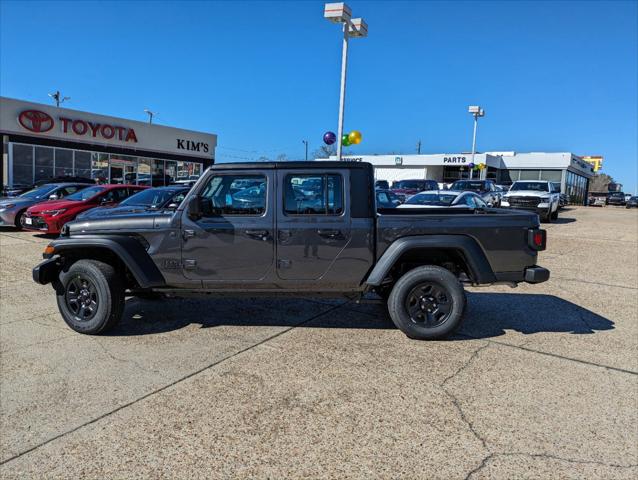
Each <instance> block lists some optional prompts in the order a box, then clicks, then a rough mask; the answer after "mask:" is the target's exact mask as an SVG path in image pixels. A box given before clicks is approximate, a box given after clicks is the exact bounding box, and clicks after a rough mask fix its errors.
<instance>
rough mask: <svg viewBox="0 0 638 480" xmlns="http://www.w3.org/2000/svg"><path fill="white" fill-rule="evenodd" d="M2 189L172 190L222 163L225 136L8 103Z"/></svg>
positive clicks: (1, 120)
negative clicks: (74, 182) (49, 182)
mask: <svg viewBox="0 0 638 480" xmlns="http://www.w3.org/2000/svg"><path fill="white" fill-rule="evenodd" d="M0 135H2V165H1V169H0V186H1V185H8V186H16V185H32V184H33V183H35V182H37V181H42V180H46V179H49V178H53V177H65V176H77V177H83V178H91V179H95V180H99V181H101V182H105V183H142V184H149V183H150V182H152V183H153V184H154V185H157V184H165V183H169V182H170V181H173V180H178V179H186V178H188V177H190V176H198V175H200V174H201V173H202V172H203V171H204V169H205V168H206V167H208V166H209V165H211V164H212V163H213V162H214V161H215V147H216V145H217V135H215V134H213V133H205V132H196V131H192V130H183V129H179V128H173V127H167V126H163V125H155V124H150V123H147V122H139V121H135V120H129V119H125V118H117V117H110V116H106V115H100V114H96V113H89V112H82V111H78V110H71V109H68V108H60V107H56V106H53V105H44V104H40V103H32V102H26V101H22V100H16V99H13V98H6V97H0Z"/></svg>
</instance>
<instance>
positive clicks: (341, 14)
mask: <svg viewBox="0 0 638 480" xmlns="http://www.w3.org/2000/svg"><path fill="white" fill-rule="evenodd" d="M323 16H324V18H327V19H328V20H330V21H331V22H333V23H341V24H342V29H343V47H342V50H341V88H340V90H339V126H338V128H337V160H341V148H342V144H341V141H342V138H343V114H344V107H345V103H346V73H347V71H348V39H349V38H350V37H367V36H368V24H367V23H366V22H364V21H363V18H351V17H352V10H351V9H350V7H349V6H348V5H346V4H345V3H343V2H340V3H326V5H325V7H324V10H323Z"/></svg>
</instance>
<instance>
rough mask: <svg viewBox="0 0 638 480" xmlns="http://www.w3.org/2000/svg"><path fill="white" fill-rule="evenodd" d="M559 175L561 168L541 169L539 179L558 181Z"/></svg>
mask: <svg viewBox="0 0 638 480" xmlns="http://www.w3.org/2000/svg"><path fill="white" fill-rule="evenodd" d="M561 177H562V171H561V170H541V180H547V181H548V182H560V181H561Z"/></svg>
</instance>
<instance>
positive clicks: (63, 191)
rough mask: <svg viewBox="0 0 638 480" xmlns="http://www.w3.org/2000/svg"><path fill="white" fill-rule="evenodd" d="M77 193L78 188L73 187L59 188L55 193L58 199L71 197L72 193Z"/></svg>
mask: <svg viewBox="0 0 638 480" xmlns="http://www.w3.org/2000/svg"><path fill="white" fill-rule="evenodd" d="M77 191H78V187H75V186H70V187H64V188H61V189H60V190H58V192H57V193H58V198H64V197H66V196H67V195H71V194H72V193H75V192H77Z"/></svg>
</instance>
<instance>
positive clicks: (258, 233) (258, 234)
mask: <svg viewBox="0 0 638 480" xmlns="http://www.w3.org/2000/svg"><path fill="white" fill-rule="evenodd" d="M245 233H246V235H248V236H249V237H255V238H259V239H260V240H267V239H268V230H246V231H245Z"/></svg>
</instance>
